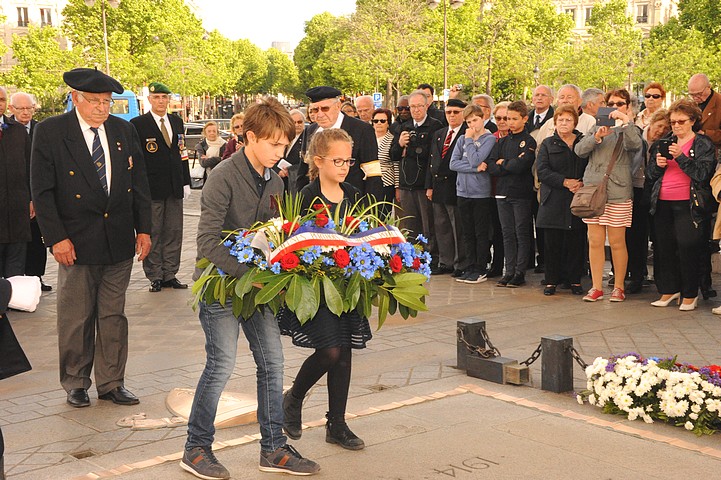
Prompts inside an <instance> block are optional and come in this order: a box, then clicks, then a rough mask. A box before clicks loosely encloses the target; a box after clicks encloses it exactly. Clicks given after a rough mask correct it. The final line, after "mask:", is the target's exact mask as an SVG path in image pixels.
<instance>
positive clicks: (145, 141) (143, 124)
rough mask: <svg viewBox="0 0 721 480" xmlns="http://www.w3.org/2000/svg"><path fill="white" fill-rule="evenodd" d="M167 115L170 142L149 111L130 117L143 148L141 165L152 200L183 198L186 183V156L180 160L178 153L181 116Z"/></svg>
mask: <svg viewBox="0 0 721 480" xmlns="http://www.w3.org/2000/svg"><path fill="white" fill-rule="evenodd" d="M168 119H169V122H170V126H171V128H172V129H173V133H172V136H171V138H170V140H171V144H170V146H168V145H167V144H166V143H165V140H164V139H163V134H162V133H161V132H160V128H158V124H157V123H155V118H153V115H152V114H151V113H150V112H148V113H146V114H144V115H140V116H138V117H135V118H133V119H132V120H130V123H132V124H133V126H134V127H135V129H136V130H137V131H138V136H139V137H140V144H141V145H142V147H143V149H144V150H143V156H144V158H145V168H146V172H147V173H148V184H149V185H150V196H151V197H152V199H153V200H165V199H166V198H171V197H173V198H183V186H184V185H190V167H189V166H188V159H187V158H186V159H185V160H183V159H182V157H181V155H180V144H181V141H180V140H181V139H184V138H185V133H184V132H185V128H184V125H183V120H182V119H181V118H180V117H179V116H177V115H168ZM183 141H184V140H183Z"/></svg>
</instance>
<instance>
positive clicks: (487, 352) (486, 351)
mask: <svg viewBox="0 0 721 480" xmlns="http://www.w3.org/2000/svg"><path fill="white" fill-rule="evenodd" d="M456 333H457V334H458V340H460V341H461V343H463V344H464V345H465V346H466V349H467V350H468V351H469V352H471V353H475V354H478V355H480V356H481V358H493V357H495V356H499V357H500V356H501V354H500V352H499V353H498V355H496V353H497V352H498V350H495V351H494V350H493V349H490V348H481V347H479V346H478V345H471V344H470V343H468V342H467V341H466V339H465V337H464V335H463V329H462V328H460V327H458V328H457V329H456Z"/></svg>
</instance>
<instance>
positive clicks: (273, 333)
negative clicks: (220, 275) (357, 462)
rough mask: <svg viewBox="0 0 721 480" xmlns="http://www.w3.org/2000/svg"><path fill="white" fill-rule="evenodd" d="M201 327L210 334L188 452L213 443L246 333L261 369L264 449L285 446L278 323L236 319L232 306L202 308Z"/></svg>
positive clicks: (259, 318)
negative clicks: (225, 391)
mask: <svg viewBox="0 0 721 480" xmlns="http://www.w3.org/2000/svg"><path fill="white" fill-rule="evenodd" d="M199 317H200V324H201V325H202V327H203V331H204V332H205V352H206V361H205V369H204V370H203V373H202V374H201V375H200V380H199V381H198V388H197V389H196V391H195V398H194V399H193V408H192V410H191V411H190V418H189V419H188V440H187V442H186V443H185V448H186V450H190V449H191V448H193V447H209V446H210V445H212V443H213V437H214V435H215V427H214V426H213V422H214V420H215V414H216V412H217V410H218V401H219V400H220V395H221V394H222V393H223V388H225V385H226V383H227V382H228V379H229V378H230V375H231V374H232V373H233V369H234V368H235V357H236V352H237V350H238V335H239V333H240V328H241V327H242V328H243V333H244V334H245V338H246V339H247V340H248V344H249V346H250V350H251V352H252V353H253V358H254V359H255V364H256V366H257V370H256V376H257V380H258V423H259V424H260V434H261V439H260V448H261V450H263V451H266V452H272V451H274V450H276V449H277V448H280V447H282V446H283V445H285V443H286V440H287V439H286V437H285V435H283V431H282V428H283V345H282V344H281V342H280V330H279V328H278V322H276V321H275V319H274V318H273V317H271V316H264V315H262V314H260V313H257V312H256V313H255V314H254V315H253V316H252V317H250V319H248V320H243V319H242V318H239V317H235V316H233V310H232V306H231V303H230V302H228V303H227V304H226V305H225V308H223V307H222V306H221V305H220V303H218V302H215V303H213V304H212V305H206V304H205V303H203V302H200V314H199Z"/></svg>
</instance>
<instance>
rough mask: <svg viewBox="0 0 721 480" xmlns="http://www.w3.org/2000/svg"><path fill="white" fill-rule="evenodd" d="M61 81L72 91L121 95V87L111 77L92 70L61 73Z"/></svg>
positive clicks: (79, 69) (73, 70)
mask: <svg viewBox="0 0 721 480" xmlns="http://www.w3.org/2000/svg"><path fill="white" fill-rule="evenodd" d="M63 80H64V81H65V83H67V84H68V86H69V87H70V88H72V89H73V90H79V91H81V92H88V93H106V92H115V93H123V86H122V85H120V82H118V81H117V80H115V79H114V78H113V77H111V76H108V75H105V74H104V73H103V72H101V71H100V70H96V69H94V68H74V69H72V70H70V71H69V72H65V73H63Z"/></svg>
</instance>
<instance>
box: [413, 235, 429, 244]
mask: <svg viewBox="0 0 721 480" xmlns="http://www.w3.org/2000/svg"><path fill="white" fill-rule="evenodd" d="M416 240H418V241H419V242H421V243H425V244H426V245H427V244H428V239H427V238H426V237H424V236H423V234H422V233H419V234H418V235H417V236H416Z"/></svg>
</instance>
